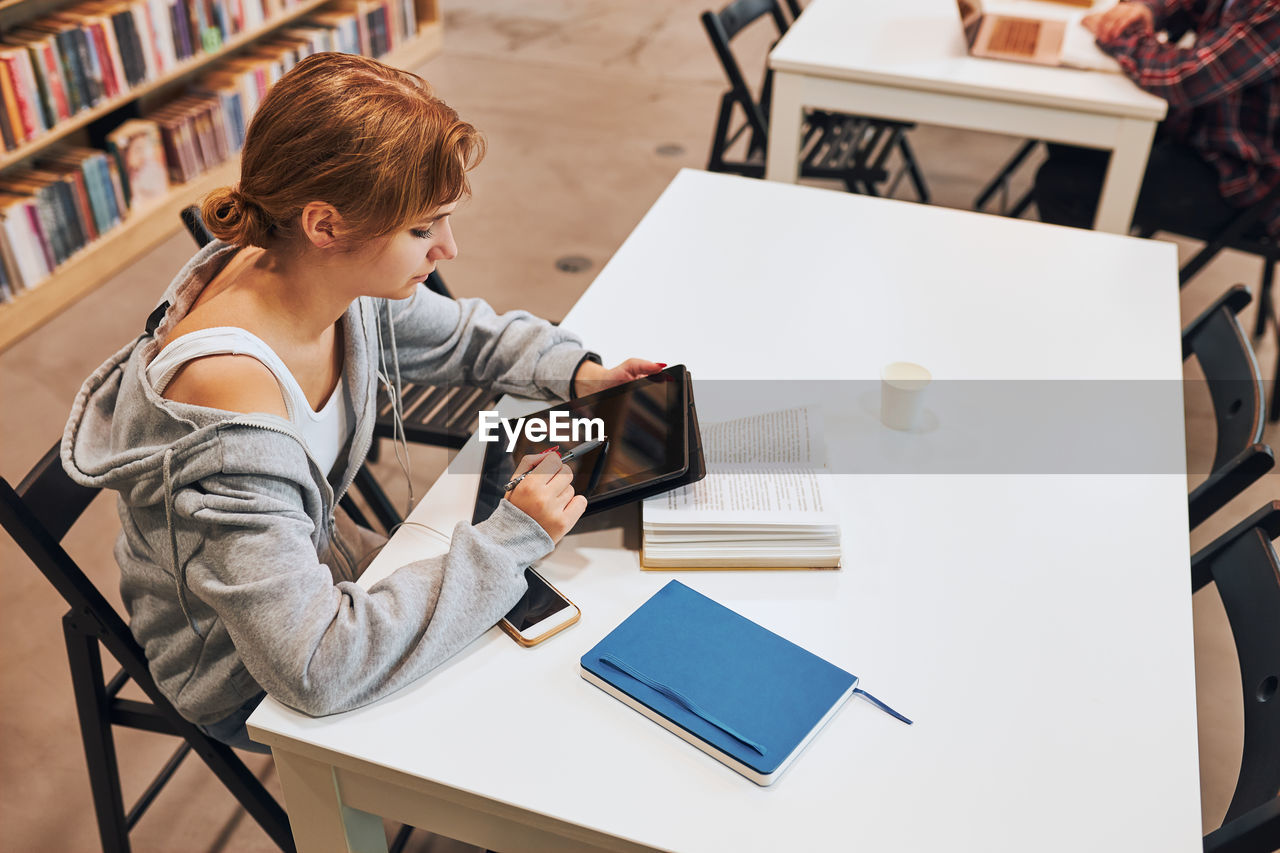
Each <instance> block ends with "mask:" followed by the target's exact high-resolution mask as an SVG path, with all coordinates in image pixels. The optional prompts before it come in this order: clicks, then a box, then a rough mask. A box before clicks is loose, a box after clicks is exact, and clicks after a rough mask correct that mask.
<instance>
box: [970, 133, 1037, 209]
mask: <svg viewBox="0 0 1280 853" xmlns="http://www.w3.org/2000/svg"><path fill="white" fill-rule="evenodd" d="M1039 144H1040V140H1039V139H1028V140H1027V141H1026V142H1024V143H1022V147H1021V148H1019V149H1018V151H1017V153H1015V154H1014V155H1013V156H1012V157H1011V158H1009V162H1007V163H1005V164H1004V167H1003V168H1001V169H1000V174H998V175H996V176H995V177H994V178H992V179H991V180H990V181H988V182H987V185H986V186H985V187H983V188H982V192H980V193H978V197H977V198H976V199H974V201H973V209H974V210H982V209H983V208H985V207H986V206H987V202H989V201H990V200H991V197H992V196H993V195H995V194H996V191H997V190H999V189H1000V188H1001V187H1002V186H1005V185H1006V184H1008V182H1009V179H1010V178H1011V177H1013V173H1014V171H1015V170H1016V169H1017V168H1018V167H1019V166H1021V165H1022V161H1023V160H1026V159H1027V158H1028V157H1030V156H1031V152H1032V151H1035V150H1036V146H1037V145H1039Z"/></svg>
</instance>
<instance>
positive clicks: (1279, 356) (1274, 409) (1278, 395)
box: [1267, 328, 1280, 423]
mask: <svg viewBox="0 0 1280 853" xmlns="http://www.w3.org/2000/svg"><path fill="white" fill-rule="evenodd" d="M1276 331H1277V332H1280V328H1278V329H1277V330H1276ZM1267 420H1269V421H1271V423H1275V422H1276V421H1280V343H1277V344H1276V376H1275V379H1272V380H1271V411H1270V412H1269V413H1268V414H1267Z"/></svg>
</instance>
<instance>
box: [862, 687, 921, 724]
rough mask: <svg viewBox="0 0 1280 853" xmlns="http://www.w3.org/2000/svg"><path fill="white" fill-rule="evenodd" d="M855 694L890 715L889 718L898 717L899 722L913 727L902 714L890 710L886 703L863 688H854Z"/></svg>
mask: <svg viewBox="0 0 1280 853" xmlns="http://www.w3.org/2000/svg"><path fill="white" fill-rule="evenodd" d="M853 692H854V693H855V694H856V695H858V696H861V697H862V698H863V699H866V700H867V701H868V702H870V703H871V704H872V705H875V706H876V707H877V708H879V709H880V710H881V711H884V712H885V713H886V714H888V715H889V716H891V717H897V718H898V719H899V720H902V722H904V723H906V724H907V725H908V726H910V725H913V723H912V722H911V721H910V720H908V719H907V718H906V717H904V716H902V715H901V714H899V713H898V712H897V711H895V710H893V709H892V708H890V707H889V706H888V705H886V704H884V703H883V702H881V701H880V700H879V699H877V698H876V697H874V696H872V695H871V694H870V693H868V692H867V691H865V690H863V689H862V688H861V687H857V688H854V691H853Z"/></svg>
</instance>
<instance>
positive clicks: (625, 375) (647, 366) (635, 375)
mask: <svg viewBox="0 0 1280 853" xmlns="http://www.w3.org/2000/svg"><path fill="white" fill-rule="evenodd" d="M665 367H666V365H665V364H663V363H661V362H657V361H648V360H646V359H643V358H629V359H627V360H626V361H624V362H622V364H619V365H618V366H617V367H603V366H601V365H599V364H596V363H595V362H594V361H584V362H582V364H581V365H579V366H578V372H577V373H575V374H574V375H573V385H572V388H573V396H575V397H585V396H586V395H588V394H594V393H595V392H597V391H603V390H604V389H606V388H612V387H613V386H614V385H621V384H622V383H623V382H630V381H631V380H632V379H639V378H640V377H642V376H649V375H650V374H653V373H657V372H658V371H660V370H662V369H663V368H665Z"/></svg>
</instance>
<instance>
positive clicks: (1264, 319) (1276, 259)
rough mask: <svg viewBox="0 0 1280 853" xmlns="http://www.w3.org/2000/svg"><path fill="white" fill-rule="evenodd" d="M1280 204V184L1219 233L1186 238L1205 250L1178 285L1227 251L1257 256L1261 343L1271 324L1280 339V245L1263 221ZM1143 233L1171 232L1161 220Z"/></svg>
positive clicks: (1277, 410) (1277, 406) (1279, 411)
mask: <svg viewBox="0 0 1280 853" xmlns="http://www.w3.org/2000/svg"><path fill="white" fill-rule="evenodd" d="M1276 204H1280V184H1277V185H1276V186H1275V187H1273V188H1272V189H1271V192H1269V193H1267V194H1266V195H1265V196H1264V197H1263V198H1262V199H1260V200H1259V201H1258V202H1256V203H1255V204H1253V205H1251V206H1249V207H1247V208H1242V209H1241V210H1240V212H1239V213H1238V214H1236V216H1235V217H1234V218H1232V220H1231V221H1230V222H1228V223H1227V224H1226V225H1225V226H1223V227H1222V228H1220V229H1219V230H1217V231H1215V232H1208V231H1203V232H1200V233H1196V234H1184V235H1182V236H1184V237H1190V238H1192V239H1193V240H1199V241H1201V242H1203V243H1204V244H1205V245H1204V248H1202V249H1201V250H1200V251H1199V252H1197V253H1196V254H1195V255H1193V256H1192V257H1191V258H1190V259H1189V260H1188V261H1187V262H1186V263H1185V264H1183V265H1182V268H1181V269H1180V270H1178V283H1179V284H1180V285H1182V286H1184V287H1185V286H1186V284H1187V283H1188V282H1189V281H1191V279H1192V278H1194V277H1195V276H1196V274H1197V273H1199V272H1200V270H1202V269H1204V267H1205V265H1206V264H1208V263H1209V261H1211V260H1213V258H1214V257H1215V256H1217V254H1218V253H1219V252H1221V251H1222V250H1223V249H1234V250H1235V251H1237V252H1244V253H1245V254H1249V255H1255V256H1257V257H1259V258H1261V259H1262V282H1261V283H1260V284H1259V286H1258V315H1257V317H1256V318H1255V320H1254V324H1253V336H1254V339H1255V340H1257V339H1260V338H1261V337H1262V336H1263V335H1264V334H1266V331H1267V323H1272V324H1273V325H1274V326H1275V328H1276V337H1277V339H1280V316H1278V315H1277V306H1276V303H1275V296H1274V294H1273V293H1272V285H1273V284H1274V283H1275V277H1276V266H1277V265H1280V241H1277V240H1276V239H1275V238H1274V237H1272V236H1271V235H1269V234H1268V233H1267V231H1266V229H1265V227H1264V224H1263V221H1262V217H1263V216H1264V215H1265V214H1267V213H1269V212H1270V211H1271V210H1272V208H1273V206H1274V205H1276ZM1137 226H1138V229H1139V233H1140V235H1141V236H1143V237H1151V236H1152V235H1153V234H1155V233H1156V232H1158V231H1164V230H1167V229H1165V228H1164V227H1162V225H1161V223H1160V222H1159V220H1158V219H1151V220H1149V221H1146V222H1139V223H1137ZM1278 386H1280V353H1278V354H1277V358H1276V372H1275V381H1274V384H1273V386H1272V391H1271V407H1270V411H1269V412H1268V415H1267V417H1268V419H1269V420H1271V421H1280V392H1278V391H1277V390H1276V388H1277V387H1278Z"/></svg>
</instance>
